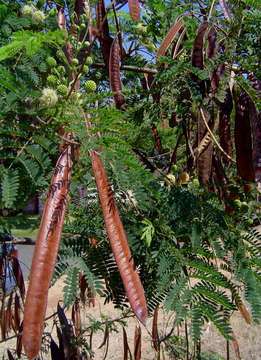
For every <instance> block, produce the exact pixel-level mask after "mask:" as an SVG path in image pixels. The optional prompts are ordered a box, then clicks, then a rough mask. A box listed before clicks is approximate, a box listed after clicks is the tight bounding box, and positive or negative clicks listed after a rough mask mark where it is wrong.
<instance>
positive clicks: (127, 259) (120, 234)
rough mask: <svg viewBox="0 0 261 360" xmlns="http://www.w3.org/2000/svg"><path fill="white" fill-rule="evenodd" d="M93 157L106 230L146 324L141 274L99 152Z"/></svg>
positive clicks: (136, 310)
mask: <svg viewBox="0 0 261 360" xmlns="http://www.w3.org/2000/svg"><path fill="white" fill-rule="evenodd" d="M90 155H91V160H92V169H93V173H94V176H95V181H96V186H97V190H98V194H99V199H100V204H101V208H102V212H103V218H104V223H105V228H106V232H107V235H108V238H109V241H110V245H111V248H112V252H113V255H114V258H115V260H116V263H117V266H118V269H119V272H120V275H121V278H122V282H123V285H124V288H125V291H126V294H127V297H128V299H129V302H130V305H131V307H132V309H133V311H134V313H135V315H136V316H137V318H138V319H139V320H140V321H141V322H142V323H143V324H145V322H146V319H147V316H148V310H147V302H146V298H145V294H144V289H143V286H142V283H141V280H140V277H139V274H138V273H137V271H136V269H135V265H134V261H133V258H132V255H131V251H130V248H129V245H128V240H127V236H126V233H125V230H124V227H123V224H122V222H121V218H120V214H119V210H118V208H117V205H116V203H115V200H114V197H113V192H112V189H111V186H110V184H109V181H108V178H107V174H106V171H105V168H104V166H103V163H102V160H101V158H100V156H99V155H98V153H97V152H96V151H91V153H90Z"/></svg>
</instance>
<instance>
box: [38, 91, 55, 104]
mask: <svg viewBox="0 0 261 360" xmlns="http://www.w3.org/2000/svg"><path fill="white" fill-rule="evenodd" d="M57 101H58V96H57V93H56V91H55V90H54V89H51V88H44V89H43V90H42V96H41V97H40V104H41V106H43V107H54V106H55V105H56V104H57Z"/></svg>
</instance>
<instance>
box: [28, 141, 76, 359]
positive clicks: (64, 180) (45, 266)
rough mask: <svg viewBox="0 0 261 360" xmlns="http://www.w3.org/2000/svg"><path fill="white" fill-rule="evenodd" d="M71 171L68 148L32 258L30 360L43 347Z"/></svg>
mask: <svg viewBox="0 0 261 360" xmlns="http://www.w3.org/2000/svg"><path fill="white" fill-rule="evenodd" d="M71 168H72V149H71V146H68V147H67V148H65V150H64V151H63V153H62V154H61V155H60V157H59V159H58V161H57V163H56V167H55V171H54V175H53V177H52V181H51V186H50V189H49V193H48V196H47V200H46V202H45V206H44V210H43V215H42V221H41V225H40V229H39V233H38V236H37V240H36V245H35V250H34V255H33V262H32V267H31V273H30V280H29V287H28V291H27V295H26V301H25V307H24V323H23V337H22V342H23V345H24V349H25V353H26V355H27V356H28V358H29V359H34V358H35V357H36V356H37V355H38V353H39V350H40V346H41V341H42V333H43V326H44V318H45V313H46V307H47V297H48V288H49V286H50V281H51V277H52V274H53V270H54V266H55V261H56V258H57V253H58V249H59V243H60V239H61V233H62V228H63V222H64V216H65V210H66V202H67V196H68V192H69V185H70V178H71Z"/></svg>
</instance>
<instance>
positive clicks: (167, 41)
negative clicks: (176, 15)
mask: <svg viewBox="0 0 261 360" xmlns="http://www.w3.org/2000/svg"><path fill="white" fill-rule="evenodd" d="M183 28H184V23H183V20H182V19H180V20H178V21H176V22H175V24H174V25H172V26H171V28H170V29H169V32H168V33H167V35H166V37H165V38H164V40H163V41H162V43H161V45H160V47H159V49H158V52H157V57H160V56H165V55H166V52H167V50H168V48H169V47H170V45H171V44H172V42H173V40H174V39H175V37H176V35H177V34H178V33H179V32H180V31H181V30H182V29H183Z"/></svg>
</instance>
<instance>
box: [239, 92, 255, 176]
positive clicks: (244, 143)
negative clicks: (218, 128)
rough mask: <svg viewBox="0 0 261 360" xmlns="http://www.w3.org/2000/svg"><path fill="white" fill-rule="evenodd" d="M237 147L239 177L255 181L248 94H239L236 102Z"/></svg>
mask: <svg viewBox="0 0 261 360" xmlns="http://www.w3.org/2000/svg"><path fill="white" fill-rule="evenodd" d="M235 105H236V116H235V147H236V160H237V171H238V175H239V176H240V177H241V178H242V179H243V180H246V181H254V180H255V172H254V167H253V161H252V151H253V150H252V149H253V146H252V134H251V123H250V118H249V115H250V102H249V97H248V95H247V94H246V93H244V92H242V93H241V94H239V96H238V98H237V99H236V101H235Z"/></svg>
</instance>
